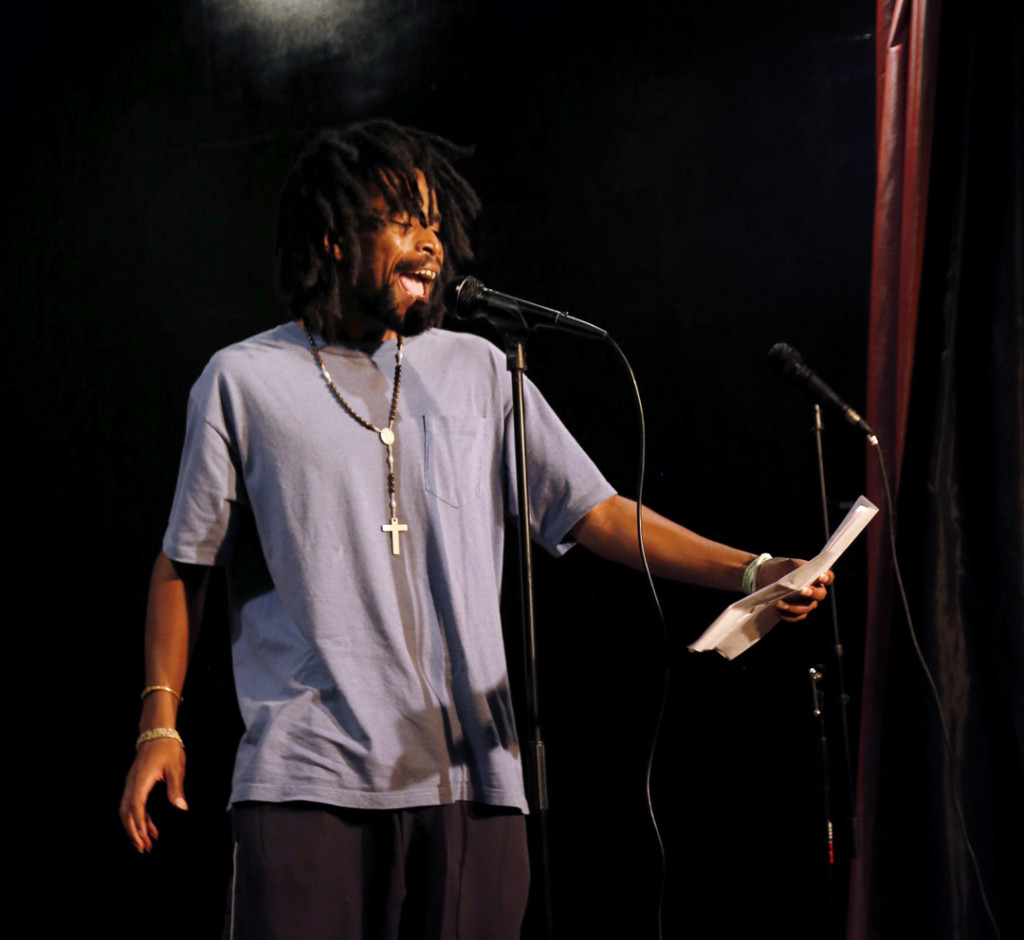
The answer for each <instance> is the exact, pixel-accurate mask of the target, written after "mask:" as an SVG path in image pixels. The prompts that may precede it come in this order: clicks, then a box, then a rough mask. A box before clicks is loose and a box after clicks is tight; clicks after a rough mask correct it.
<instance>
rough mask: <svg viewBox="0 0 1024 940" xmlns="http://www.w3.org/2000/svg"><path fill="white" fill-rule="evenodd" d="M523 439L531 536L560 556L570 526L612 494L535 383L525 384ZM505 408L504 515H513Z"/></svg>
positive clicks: (511, 445)
mask: <svg viewBox="0 0 1024 940" xmlns="http://www.w3.org/2000/svg"><path fill="white" fill-rule="evenodd" d="M523 398H524V407H525V410H526V442H527V461H528V464H527V466H528V471H527V472H528V474H529V487H530V536H531V538H532V539H533V541H535V542H536V543H537V544H538V545H540V546H542V547H543V548H544V549H545V550H546V551H548V552H550V553H551V554H552V555H556V556H557V555H562V554H564V553H565V552H567V551H568V550H569V549H570V548H571V547H572V546H573V545H574V544H575V542H574V541H573V540H572V539H570V538H568V534H569V530H570V529H572V527H573V526H574V525H576V523H577V522H579V521H580V519H582V518H583V517H584V516H585V515H586V514H587V513H588V512H590V510H591V509H593V508H594V507H595V506H596V505H597V504H598V503H601V502H603V501H604V500H606V499H608V498H609V497H611V496H614V495H615V489H614V488H613V487H612V485H611V484H610V483H609V482H608V481H607V480H606V479H605V478H604V475H603V474H602V473H601V471H600V470H598V468H597V466H596V465H595V464H594V462H593V461H592V460H591V459H590V457H589V456H588V455H587V453H586V452H585V451H584V450H583V448H582V447H581V446H580V445H579V444H578V443H577V441H576V439H575V438H574V437H573V436H572V435H571V434H570V433H569V431H568V430H567V429H566V427H565V425H564V424H562V421H561V419H560V418H559V417H558V415H556V414H555V412H554V410H553V409H552V407H551V406H550V405H549V404H548V403H547V401H546V400H545V398H544V396H543V395H542V394H541V393H540V391H539V390H538V389H537V387H536V386H535V385H534V384H533V383H532V382H531V381H529V379H527V380H526V381H525V382H524V391H523ZM513 422H514V418H513V415H512V413H511V412H510V413H509V415H508V417H507V419H506V431H505V446H506V458H505V459H506V466H507V467H508V477H509V486H508V499H509V502H508V514H509V515H510V516H511V517H515V516H516V515H518V495H517V483H516V472H515V466H516V464H515V429H514V423H513Z"/></svg>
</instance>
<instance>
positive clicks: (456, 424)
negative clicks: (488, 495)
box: [423, 415, 488, 507]
mask: <svg viewBox="0 0 1024 940" xmlns="http://www.w3.org/2000/svg"><path fill="white" fill-rule="evenodd" d="M423 430H424V442H425V443H424V446H425V447H426V451H425V453H424V456H423V485H424V487H425V489H426V491H427V492H428V493H430V494H432V495H434V496H436V497H437V498H438V499H440V500H442V501H443V502H446V503H447V504H448V505H449V506H456V507H458V506H465V505H466V504H468V503H471V502H473V501H474V500H476V499H479V498H480V494H481V493H483V491H484V479H485V476H486V467H487V440H488V435H487V419H486V418H478V417H472V416H468V415H424V416H423Z"/></svg>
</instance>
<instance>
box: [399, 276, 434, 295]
mask: <svg viewBox="0 0 1024 940" xmlns="http://www.w3.org/2000/svg"><path fill="white" fill-rule="evenodd" d="M398 281H399V283H400V284H401V285H402V287H403V288H404V289H405V292H406V293H407V294H412V295H413V297H422V296H424V294H426V292H427V286H426V284H424V283H423V281H421V280H420V279H419V278H418V277H412V276H411V275H409V274H400V275H399V276H398Z"/></svg>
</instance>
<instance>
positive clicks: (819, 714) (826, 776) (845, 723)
mask: <svg viewBox="0 0 1024 940" xmlns="http://www.w3.org/2000/svg"><path fill="white" fill-rule="evenodd" d="M823 427H824V426H823V425H822V421H821V406H820V405H818V404H817V403H815V405H814V442H815V446H816V449H817V459H818V486H819V491H820V496H821V515H822V522H823V525H824V530H825V540H826V541H828V539H829V538H830V537H831V535H832V527H831V525H830V524H829V519H828V495H827V493H826V490H825V460H824V452H823V450H822V443H821V432H822V430H823ZM828 596H829V606H830V610H831V614H832V654H833V658H834V660H835V687H836V691H837V701H838V704H839V722H840V728H841V731H842V737H843V756H844V758H845V771H846V774H845V780H844V783H845V785H846V786H845V792H844V794H843V796H844V798H845V808H846V809H847V810H848V814H847V817H846V823H847V832H846V835H847V838H848V839H849V844H850V858H860V854H861V844H860V819H859V818H858V817H857V811H856V808H855V804H854V796H853V774H852V768H853V764H852V762H851V759H850V723H849V717H848V706H849V703H850V697H849V695H847V693H846V687H845V684H844V680H843V671H844V670H843V644H842V642H841V641H840V639H839V607H838V604H837V603H836V592H835V586H834V585H833V586H832V588H831V589H830V590H829V592H828ZM821 668H822V667H820V666H812V667H811V670H810V674H811V686H812V688H813V690H814V704H815V710H814V715H815V717H816V718H817V719H818V724H819V731H820V736H819V747H820V755H821V774H822V786H823V788H824V790H825V798H826V806H825V817H826V825H827V833H828V873H829V898H828V902H829V908H830V909H831V907H832V905H833V903H834V897H833V882H832V872H833V865H834V862H835V854H834V847H833V829H832V817H831V811H830V808H829V806H828V800H829V794H830V790H831V785H830V772H829V764H828V737H827V733H826V730H825V719H824V716H823V709H822V708H821V700H820V699H819V691H818V688H817V682H818V681H819V680H820V679H821V678H822V673H821Z"/></svg>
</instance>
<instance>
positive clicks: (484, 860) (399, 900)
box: [224, 803, 529, 940]
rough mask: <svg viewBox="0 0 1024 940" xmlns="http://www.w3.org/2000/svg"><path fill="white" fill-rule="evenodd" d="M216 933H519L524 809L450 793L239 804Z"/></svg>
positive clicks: (311, 937) (331, 938)
mask: <svg viewBox="0 0 1024 940" xmlns="http://www.w3.org/2000/svg"><path fill="white" fill-rule="evenodd" d="M231 822H232V828H233V830H234V841H235V850H234V851H235V858H234V875H233V878H232V883H231V885H230V887H229V892H228V909H227V914H226V917H225V924H224V940H299V938H301V940H456V938H457V940H518V938H519V932H520V928H521V925H522V920H523V913H524V911H525V909H526V898H527V893H528V888H529V863H528V860H527V850H526V826H525V818H524V817H523V816H522V814H520V813H519V812H518V811H517V810H510V809H506V808H503V807H493V806H483V805H480V804H476V803H454V804H451V805H447V806H424V807H416V808H413V809H398V810H353V809H346V808H341V807H333V806H325V805H321V804H317V803H240V804H237V805H236V806H234V807H233V808H232V810H231Z"/></svg>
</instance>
